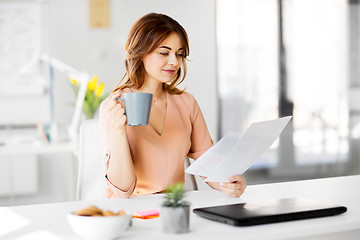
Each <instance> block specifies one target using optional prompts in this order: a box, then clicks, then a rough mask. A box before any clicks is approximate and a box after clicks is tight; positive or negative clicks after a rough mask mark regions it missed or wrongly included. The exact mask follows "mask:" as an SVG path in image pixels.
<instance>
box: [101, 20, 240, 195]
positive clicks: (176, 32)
mask: <svg viewBox="0 0 360 240" xmlns="http://www.w3.org/2000/svg"><path fill="white" fill-rule="evenodd" d="M125 49H126V58H125V69H126V74H125V75H124V77H123V79H122V81H120V82H119V84H118V86H117V87H116V88H115V89H114V91H113V93H112V94H111V96H109V97H108V98H107V99H106V100H105V101H104V102H103V103H102V104H101V107H100V127H101V139H102V143H103V144H102V145H103V157H104V159H105V165H106V174H105V178H106V181H107V184H108V192H107V197H130V196H137V195H146V194H154V193H159V192H163V191H164V190H165V189H166V188H167V186H168V185H169V184H176V183H180V182H184V175H185V174H184V164H185V158H187V157H190V158H193V159H197V158H198V157H200V156H201V155H202V154H203V153H204V152H205V151H206V150H207V149H209V148H210V147H211V146H212V145H213V141H212V139H211V137H210V134H209V131H208V128H207V126H206V122H205V119H204V117H203V115H202V112H201V110H200V107H199V105H198V103H197V101H196V100H195V98H194V97H193V96H192V95H191V94H189V93H187V92H185V90H181V89H179V88H177V86H178V85H179V84H180V83H181V82H182V81H183V80H184V78H185V76H186V61H185V60H186V57H187V56H188V55H189V43H188V37H187V33H186V32H185V30H184V28H183V27H182V26H181V25H180V24H179V23H178V22H177V21H175V20H174V19H172V18H170V17H169V16H166V15H164V14H157V13H150V14H147V15H145V16H143V17H142V18H140V19H139V20H138V21H137V22H135V24H134V25H133V27H132V28H131V30H130V33H129V36H128V39H127V42H126V46H125ZM123 81H124V82H123ZM130 92H146V93H152V94H153V96H154V100H155V101H154V102H153V104H152V107H151V112H150V118H149V125H147V126H127V125H126V114H125V109H124V107H123V105H122V103H120V102H117V100H116V99H117V98H118V97H120V96H121V95H122V94H123V93H130ZM208 184H209V185H210V186H211V187H212V188H215V189H219V190H221V191H223V192H224V193H226V194H228V195H230V196H235V197H238V196H240V195H241V194H242V193H243V192H244V189H245V179H244V178H243V177H242V176H235V178H233V180H232V181H230V183H225V184H221V185H220V184H219V183H208Z"/></svg>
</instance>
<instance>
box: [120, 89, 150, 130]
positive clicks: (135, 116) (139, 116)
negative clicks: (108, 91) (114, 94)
mask: <svg viewBox="0 0 360 240" xmlns="http://www.w3.org/2000/svg"><path fill="white" fill-rule="evenodd" d="M116 99H119V100H121V101H123V102H124V105H125V114H126V118H127V124H128V125H130V126H147V125H148V124H149V117H150V110H151V104H152V99H153V95H152V94H151V93H142V92H131V93H123V94H122V97H118V98H116Z"/></svg>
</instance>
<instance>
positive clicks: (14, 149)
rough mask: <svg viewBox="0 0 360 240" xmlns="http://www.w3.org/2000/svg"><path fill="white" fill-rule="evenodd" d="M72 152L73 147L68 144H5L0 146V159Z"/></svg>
mask: <svg viewBox="0 0 360 240" xmlns="http://www.w3.org/2000/svg"><path fill="white" fill-rule="evenodd" d="M72 152H74V146H73V145H72V144H71V143H70V142H61V143H49V144H28V143H27V144H5V145H1V146H0V157H2V156H18V155H32V154H33V155H41V154H56V153H72Z"/></svg>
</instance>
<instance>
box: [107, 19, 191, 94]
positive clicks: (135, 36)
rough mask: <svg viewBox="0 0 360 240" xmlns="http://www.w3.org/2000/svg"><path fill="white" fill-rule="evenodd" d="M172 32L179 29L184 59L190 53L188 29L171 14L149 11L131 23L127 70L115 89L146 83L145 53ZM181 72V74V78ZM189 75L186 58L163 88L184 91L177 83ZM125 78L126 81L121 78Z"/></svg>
mask: <svg viewBox="0 0 360 240" xmlns="http://www.w3.org/2000/svg"><path fill="white" fill-rule="evenodd" d="M171 33H177V34H178V35H179V37H180V39H181V42H182V44H183V48H184V55H183V58H184V59H183V60H185V59H186V57H187V56H189V41H188V36H187V33H186V31H185V29H184V28H183V27H182V26H181V25H180V24H179V23H178V22H177V21H176V20H174V19H172V18H171V17H169V16H167V15H164V14H160V13H149V14H147V15H145V16H143V17H141V18H140V19H139V20H137V21H136V22H135V23H134V25H133V26H132V28H131V30H130V32H129V35H128V38H127V41H126V44H125V50H126V56H125V70H126V73H125V75H124V76H123V78H122V79H121V80H120V82H119V83H118V84H117V86H116V87H115V89H114V90H113V91H114V92H115V91H118V90H123V89H124V88H130V87H134V88H136V89H139V88H140V87H141V86H142V85H143V84H144V79H145V68H144V64H143V61H142V59H143V57H144V56H146V55H147V54H150V53H152V52H153V51H154V50H155V49H156V48H157V47H158V46H159V45H160V44H161V43H162V42H163V41H164V40H165V39H166V38H167V37H168V36H169V35H170V34H171ZM181 76H182V78H180V77H181ZM185 76H186V61H182V66H181V67H180V68H179V70H178V72H177V73H176V74H175V78H174V79H173V80H172V81H171V82H170V83H169V84H164V85H163V86H164V89H165V90H166V91H167V92H169V93H170V94H181V93H183V92H184V91H185V89H183V90H180V89H178V88H177V86H178V85H179V84H180V83H182V82H183V81H184V79H185ZM123 81H125V82H124V83H123V84H122V82H123Z"/></svg>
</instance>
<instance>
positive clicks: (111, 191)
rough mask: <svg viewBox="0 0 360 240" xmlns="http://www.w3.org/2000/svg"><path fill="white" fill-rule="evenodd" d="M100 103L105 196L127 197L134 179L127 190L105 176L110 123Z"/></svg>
mask: <svg viewBox="0 0 360 240" xmlns="http://www.w3.org/2000/svg"><path fill="white" fill-rule="evenodd" d="M102 107H103V106H102V104H101V105H100V114H99V125H100V138H101V147H102V155H103V159H104V160H103V166H104V173H105V174H104V176H105V179H104V180H105V181H106V183H107V185H108V189H107V193H106V197H108V198H128V197H130V196H131V194H132V193H133V191H134V189H135V186H136V180H135V181H134V182H133V184H132V185H131V186H130V188H129V189H127V190H121V189H120V188H118V187H116V186H115V185H114V184H112V183H111V181H110V180H109V179H108V177H107V172H108V168H109V162H110V161H111V151H110V125H109V124H110V123H109V122H108V121H107V119H106V118H105V117H104V116H103V114H102Z"/></svg>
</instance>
